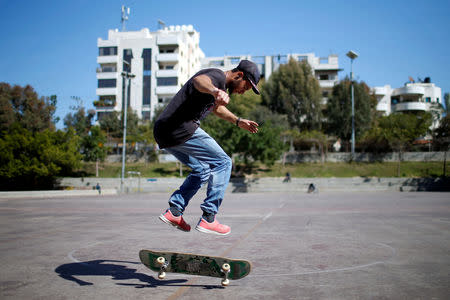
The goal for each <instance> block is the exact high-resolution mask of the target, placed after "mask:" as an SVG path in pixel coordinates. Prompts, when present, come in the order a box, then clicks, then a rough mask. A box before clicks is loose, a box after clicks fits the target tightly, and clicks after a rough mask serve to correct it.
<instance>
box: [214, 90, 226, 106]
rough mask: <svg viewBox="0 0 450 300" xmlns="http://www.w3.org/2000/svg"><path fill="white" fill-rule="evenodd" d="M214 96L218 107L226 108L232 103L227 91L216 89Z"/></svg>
mask: <svg viewBox="0 0 450 300" xmlns="http://www.w3.org/2000/svg"><path fill="white" fill-rule="evenodd" d="M213 96H214V98H215V99H216V102H215V104H216V106H220V105H223V106H226V105H227V104H228V103H229V102H230V96H228V94H227V93H226V92H225V91H222V90H221V89H219V88H215V90H214V92H213Z"/></svg>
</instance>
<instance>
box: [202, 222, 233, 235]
mask: <svg viewBox="0 0 450 300" xmlns="http://www.w3.org/2000/svg"><path fill="white" fill-rule="evenodd" d="M195 230H197V231H200V232H203V233H208V234H216V235H222V236H223V235H229V234H230V232H231V229H230V231H228V232H226V233H220V232H217V231H214V230H209V229H206V228H203V227H201V226H198V225H197V226H196V227H195Z"/></svg>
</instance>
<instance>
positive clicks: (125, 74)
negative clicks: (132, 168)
mask: <svg viewBox="0 0 450 300" xmlns="http://www.w3.org/2000/svg"><path fill="white" fill-rule="evenodd" d="M123 62H124V63H125V64H127V65H130V64H129V63H128V62H127V61H125V60H124V61H123ZM127 69H128V70H131V67H129V68H127ZM128 70H127V71H126V72H122V73H121V75H122V77H123V78H124V79H125V80H124V83H125V86H124V87H125V92H124V98H125V99H123V142H122V176H121V180H120V191H121V192H122V193H124V182H125V159H126V145H127V111H128V87H129V86H131V79H132V78H134V77H136V75H134V74H131V73H130V72H128Z"/></svg>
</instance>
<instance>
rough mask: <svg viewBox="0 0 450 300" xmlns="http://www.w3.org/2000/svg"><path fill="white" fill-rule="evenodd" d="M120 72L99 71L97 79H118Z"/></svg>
mask: <svg viewBox="0 0 450 300" xmlns="http://www.w3.org/2000/svg"><path fill="white" fill-rule="evenodd" d="M117 78H119V73H117V72H99V73H97V79H117Z"/></svg>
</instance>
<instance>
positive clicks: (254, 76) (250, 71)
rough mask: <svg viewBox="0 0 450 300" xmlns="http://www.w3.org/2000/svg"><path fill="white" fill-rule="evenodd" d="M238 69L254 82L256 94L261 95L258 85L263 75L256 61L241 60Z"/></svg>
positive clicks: (253, 87)
mask: <svg viewBox="0 0 450 300" xmlns="http://www.w3.org/2000/svg"><path fill="white" fill-rule="evenodd" d="M236 69H238V70H239V71H242V72H243V73H244V76H245V77H246V78H247V80H248V81H249V82H250V83H251V84H252V89H253V91H254V92H255V94H258V95H259V94H260V93H259V90H258V88H257V87H256V85H257V84H258V82H259V79H260V77H261V76H260V74H259V70H258V66H257V65H256V64H255V63H254V62H252V61H249V60H246V59H244V60H241V62H240V63H239V65H238V66H237V68H236Z"/></svg>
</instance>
